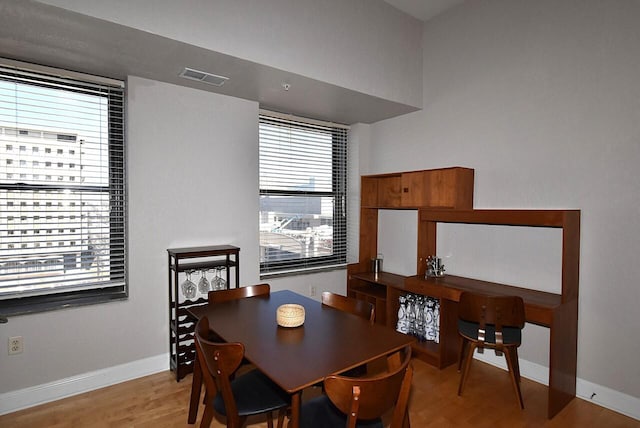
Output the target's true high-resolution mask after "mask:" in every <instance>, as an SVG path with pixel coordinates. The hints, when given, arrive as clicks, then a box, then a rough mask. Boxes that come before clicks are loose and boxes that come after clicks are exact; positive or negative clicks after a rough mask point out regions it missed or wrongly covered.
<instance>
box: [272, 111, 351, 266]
mask: <svg viewBox="0 0 640 428" xmlns="http://www.w3.org/2000/svg"><path fill="white" fill-rule="evenodd" d="M263 113H264V114H261V115H260V126H259V128H260V272H261V273H263V274H264V273H272V272H279V273H283V272H292V271H299V270H305V269H317V268H323V267H330V266H339V265H343V264H345V263H346V250H347V230H346V225H347V214H346V189H347V182H346V181H347V180H346V176H347V171H346V169H347V132H348V128H347V127H345V126H342V125H335V124H326V123H322V122H318V121H311V120H307V119H300V118H294V117H291V116H281V115H277V114H275V113H266V112H263Z"/></svg>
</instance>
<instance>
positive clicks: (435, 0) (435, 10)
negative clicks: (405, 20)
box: [385, 0, 464, 22]
mask: <svg viewBox="0 0 640 428" xmlns="http://www.w3.org/2000/svg"><path fill="white" fill-rule="evenodd" d="M385 1H386V2H387V3H389V4H390V5H392V6H394V7H396V8H397V9H400V10H401V11H403V12H405V13H408V14H409V15H411V16H413V17H415V18H418V19H419V20H421V21H425V22H426V21H428V20H430V19H431V18H433V17H434V16H436V15H439V14H441V13H442V12H444V11H446V10H447V9H450V8H452V7H454V6H456V5H458V4H460V3H462V2H463V1H464V0H385Z"/></svg>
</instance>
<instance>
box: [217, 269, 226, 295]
mask: <svg viewBox="0 0 640 428" xmlns="http://www.w3.org/2000/svg"><path fill="white" fill-rule="evenodd" d="M220 271H221V272H223V271H224V272H225V273H226V270H225V268H220ZM218 287H219V289H220V290H226V289H227V280H226V279H224V277H223V276H220V277H219V278H218Z"/></svg>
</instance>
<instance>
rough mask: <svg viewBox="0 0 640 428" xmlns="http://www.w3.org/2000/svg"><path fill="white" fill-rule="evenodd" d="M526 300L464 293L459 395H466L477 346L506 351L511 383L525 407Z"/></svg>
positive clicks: (460, 306) (499, 352)
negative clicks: (522, 348) (521, 360)
mask: <svg viewBox="0 0 640 428" xmlns="http://www.w3.org/2000/svg"><path fill="white" fill-rule="evenodd" d="M524 322H525V317H524V302H523V301H522V298H521V297H517V296H485V295H482V294H476V293H470V292H463V293H462V294H461V295H460V302H459V304H458V334H459V335H460V338H461V343H460V359H459V360H458V371H461V375H460V385H459V386H458V395H462V391H463V390H464V386H465V383H466V381H467V378H468V377H469V368H470V367H471V360H473V353H474V351H475V350H476V349H478V350H479V351H478V352H482V350H483V349H484V348H489V349H494V350H495V353H496V355H498V356H500V355H502V353H503V352H504V355H505V359H506V360H507V367H508V369H509V375H510V377H511V384H512V385H513V389H514V390H515V393H516V397H517V399H518V404H519V405H520V408H522V409H524V402H523V401H522V392H521V391H520V366H519V364H518V347H519V346H520V343H521V342H522V329H523V328H524Z"/></svg>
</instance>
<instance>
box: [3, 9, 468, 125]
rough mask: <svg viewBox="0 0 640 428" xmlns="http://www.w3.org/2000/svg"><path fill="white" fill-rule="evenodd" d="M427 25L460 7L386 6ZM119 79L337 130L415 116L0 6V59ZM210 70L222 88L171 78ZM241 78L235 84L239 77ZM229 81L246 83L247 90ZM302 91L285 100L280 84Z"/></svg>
mask: <svg viewBox="0 0 640 428" xmlns="http://www.w3.org/2000/svg"><path fill="white" fill-rule="evenodd" d="M386 1H387V3H389V4H391V5H392V6H394V7H396V8H398V9H400V10H402V11H404V12H406V13H408V14H411V15H413V16H414V17H416V18H418V19H421V20H423V21H426V20H428V19H430V18H432V17H433V16H435V15H437V14H439V13H442V12H443V11H444V10H446V9H448V8H450V7H453V6H455V5H456V4H458V3H461V2H462V1H463V0H386ZM2 56H4V57H7V58H12V59H16V60H22V61H27V62H35V63H39V64H44V65H48V66H52V67H59V68H66V69H71V70H75V71H79V72H84V73H89V74H98V75H103V76H107V77H112V78H118V79H126V76H129V75H133V76H139V77H144V78H148V79H152V80H158V81H161V82H167V83H173V84H176V85H181V86H188V87H192V88H196V89H200V90H207V91H211V92H216V93H219V94H223V95H230V96H234V97H238V98H244V99H248V100H253V101H257V102H259V103H260V106H261V107H263V108H267V109H273V110H278V111H284V112H288V113H293V114H298V115H301V116H308V117H314V118H317V119H324V120H329V121H334V122H339V123H347V124H352V123H358V122H362V123H373V122H377V121H380V120H383V119H387V118H391V117H395V116H399V115H402V114H406V113H409V112H412V111H415V110H417V109H416V107H414V106H408V105H405V104H401V103H397V102H393V101H389V100H385V99H381V98H378V97H374V96H371V95H368V94H364V93H361V92H357V91H353V90H349V89H346V88H343V87H339V86H336V85H331V84H329V83H326V82H321V81H318V80H314V79H310V78H308V77H305V76H300V75H295V74H292V73H290V72H287V71H286V70H279V69H275V68H272V67H267V66H265V65H262V64H257V63H253V62H250V61H245V60H241V59H239V58H235V57H231V56H229V55H224V54H221V53H218V52H213V51H210V50H206V49H203V48H200V47H196V46H193V45H187V44H185V43H181V42H178V41H175V40H171V39H167V38H164V37H160V36H157V35H153V34H150V33H146V32H143V31H139V30H136V29H133V28H129V27H125V26H121V25H117V24H114V23H111V22H107V21H102V20H98V19H95V18H91V17H88V16H86V15H81V14H77V13H73V12H70V11H68V10H64V9H60V8H56V7H52V6H48V5H45V4H42V3H39V2H29V1H22V0H0V57H2ZM204 59H206V60H207V61H208V63H215V64H217V67H218V68H217V70H220V74H222V75H225V76H231V75H232V76H235V77H236V79H231V80H230V81H229V82H228V83H226V84H225V85H223V86H222V87H215V86H208V85H203V84H202V83H200V82H192V81H189V80H185V79H181V78H179V77H178V74H179V72H180V71H182V67H183V65H184V64H197V63H201V62H202V61H203V60H204ZM238 77H241V78H238ZM234 81H236V82H252V84H251V85H247V84H243V85H240V84H237V83H234ZM284 81H287V82H289V83H290V84H291V85H292V86H294V85H295V87H297V88H303V89H304V90H301V91H297V94H299V95H297V96H292V94H291V93H289V94H287V95H284V94H285V92H284V91H282V88H281V85H282V82H284Z"/></svg>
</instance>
